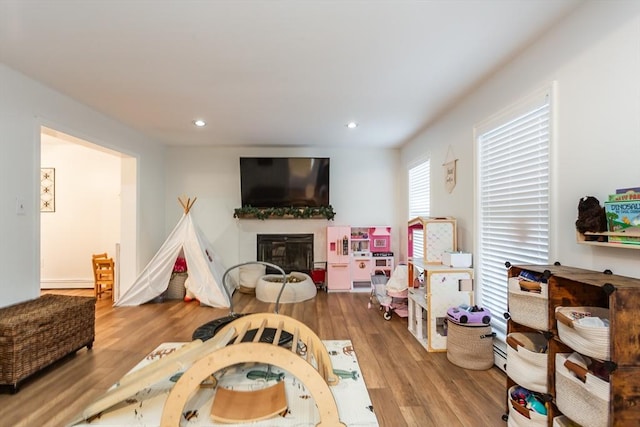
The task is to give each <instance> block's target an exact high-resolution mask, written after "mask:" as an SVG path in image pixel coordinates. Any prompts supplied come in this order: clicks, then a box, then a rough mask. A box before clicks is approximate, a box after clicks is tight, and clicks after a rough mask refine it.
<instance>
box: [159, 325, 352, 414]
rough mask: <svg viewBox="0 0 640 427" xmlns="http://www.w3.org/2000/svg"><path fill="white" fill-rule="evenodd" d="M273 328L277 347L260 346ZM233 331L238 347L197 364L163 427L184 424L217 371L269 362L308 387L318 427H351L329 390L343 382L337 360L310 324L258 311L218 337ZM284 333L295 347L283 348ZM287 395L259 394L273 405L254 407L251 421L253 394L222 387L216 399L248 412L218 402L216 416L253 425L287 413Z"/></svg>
mask: <svg viewBox="0 0 640 427" xmlns="http://www.w3.org/2000/svg"><path fill="white" fill-rule="evenodd" d="M267 328H274V329H275V336H274V337H273V340H270V342H271V343H267V342H260V341H261V338H262V335H263V333H264V332H265V330H266V329H267ZM253 329H256V330H257V332H256V334H255V336H254V337H253V340H252V341H251V342H242V340H243V338H244V336H245V335H246V334H247V332H248V331H249V330H253ZM228 330H235V331H237V333H236V334H234V337H233V338H232V341H231V342H232V343H233V345H227V346H226V347H224V348H221V349H219V350H216V351H215V352H213V353H211V354H208V355H205V356H204V357H203V358H201V359H200V360H198V361H197V362H195V363H194V364H193V365H192V366H191V367H190V368H189V369H188V370H187V371H186V372H185V373H184V374H183V375H182V376H181V377H180V379H179V380H178V382H177V383H176V384H175V386H174V387H173V388H172V389H171V392H170V393H169V396H168V398H167V400H166V402H165V405H164V409H163V413H162V418H161V421H160V426H161V427H177V426H179V425H180V419H181V417H182V412H183V410H184V407H185V405H186V403H187V401H188V399H189V397H190V396H191V395H192V394H193V393H194V392H195V391H196V390H197V389H198V387H199V386H200V384H201V383H202V382H203V381H204V380H206V379H207V378H208V377H210V376H211V374H212V373H215V372H218V371H220V370H222V369H225V368H228V367H230V366H234V365H238V364H241V363H263V364H267V365H273V366H277V367H279V368H281V369H284V370H286V371H288V372H289V373H290V374H291V375H294V376H295V377H296V378H297V379H298V380H300V381H301V382H302V383H303V384H304V385H305V387H306V388H307V390H309V393H310V394H311V396H312V397H313V398H314V400H315V403H316V406H317V408H318V413H319V416H320V422H319V423H318V424H316V426H318V427H328V426H331V427H335V426H344V425H345V424H343V423H342V422H340V418H339V415H338V408H337V405H336V402H335V400H334V398H333V394H332V393H331V390H330V388H329V386H330V385H335V384H337V383H338V381H339V377H338V376H337V375H335V374H334V373H333V367H332V364H331V359H330V358H329V353H328V352H327V350H326V348H325V346H324V344H323V343H322V341H321V340H320V338H319V337H318V336H317V335H316V334H315V333H314V332H313V331H312V330H311V329H310V328H309V327H308V326H306V325H305V324H304V323H302V322H299V321H298V320H295V319H293V318H291V317H288V316H284V315H280V314H275V313H257V314H250V315H246V316H243V317H240V318H238V319H236V320H234V321H233V322H231V323H229V324H228V325H226V326H225V327H224V328H222V329H221V330H220V331H219V332H218V334H225V335H226V334H227V333H228ZM283 331H286V332H288V333H291V334H292V335H293V341H292V346H291V348H290V349H287V348H284V347H280V346H278V345H277V343H278V340H279V337H280V335H281V334H282V332H283ZM299 342H300V343H302V346H303V347H306V351H301V352H299V351H298V343H299ZM283 391H284V390H283V389H279V388H277V387H270V390H269V389H267V392H266V393H269V396H268V397H267V398H265V396H264V394H265V391H263V390H259V391H258V393H262V394H263V395H262V396H261V398H263V399H264V400H265V402H272V403H273V404H268V403H267V404H265V405H263V406H262V407H260V408H254V409H255V412H253V413H252V414H251V415H250V416H251V418H250V419H249V418H247V413H246V412H247V409H246V408H249V407H252V406H255V403H254V402H255V401H256V399H255V398H254V396H251V394H252V393H253V392H243V393H242V394H240V393H228V391H225V390H223V389H219V390H217V391H216V397H215V399H216V400H217V399H218V397H220V396H218V394H221V395H222V398H223V399H233V400H234V401H233V405H234V406H235V407H241V408H245V413H244V414H239V413H238V414H230V413H229V411H228V409H229V406H230V405H227V404H224V403H223V404H220V403H219V404H218V405H216V403H215V401H214V404H213V405H212V418H213V419H214V420H217V421H223V422H225V421H227V422H228V421H230V420H234V422H235V421H239V420H242V421H244V422H248V421H258V420H261V419H265V418H266V417H267V416H273V415H274V414H277V413H279V412H280V411H281V410H282V400H281V396H280V395H279V394H281V393H283ZM237 399H245V401H244V402H239V401H238V400H237ZM216 408H218V409H220V408H224V409H225V410H224V411H219V412H217V409H216Z"/></svg>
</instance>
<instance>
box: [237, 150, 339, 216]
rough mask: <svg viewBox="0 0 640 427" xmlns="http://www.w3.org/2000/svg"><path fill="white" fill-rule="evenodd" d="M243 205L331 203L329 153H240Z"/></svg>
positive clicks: (256, 206) (317, 205) (274, 206)
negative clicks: (318, 154) (315, 154)
mask: <svg viewBox="0 0 640 427" xmlns="http://www.w3.org/2000/svg"><path fill="white" fill-rule="evenodd" d="M240 188H241V194H242V206H253V207H255V208H282V207H321V206H329V159H328V158H326V157H241V158H240Z"/></svg>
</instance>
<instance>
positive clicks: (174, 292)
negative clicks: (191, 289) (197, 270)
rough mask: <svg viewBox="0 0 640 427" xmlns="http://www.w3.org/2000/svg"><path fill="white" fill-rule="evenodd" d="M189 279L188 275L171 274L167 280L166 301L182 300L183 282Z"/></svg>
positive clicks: (184, 292)
mask: <svg viewBox="0 0 640 427" xmlns="http://www.w3.org/2000/svg"><path fill="white" fill-rule="evenodd" d="M187 277H189V275H188V273H186V272H184V273H171V279H169V287H168V288H167V295H166V298H167V299H183V298H184V296H185V294H186V290H185V287H184V282H185V280H187Z"/></svg>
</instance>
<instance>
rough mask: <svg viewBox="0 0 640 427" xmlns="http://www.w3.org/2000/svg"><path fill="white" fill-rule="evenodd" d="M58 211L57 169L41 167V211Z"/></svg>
mask: <svg viewBox="0 0 640 427" xmlns="http://www.w3.org/2000/svg"><path fill="white" fill-rule="evenodd" d="M55 211H56V170H55V168H40V212H55Z"/></svg>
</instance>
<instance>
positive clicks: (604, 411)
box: [556, 353, 610, 427]
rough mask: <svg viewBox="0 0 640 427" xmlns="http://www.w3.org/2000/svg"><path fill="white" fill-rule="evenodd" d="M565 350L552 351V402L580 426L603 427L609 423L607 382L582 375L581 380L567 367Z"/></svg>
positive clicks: (567, 355)
mask: <svg viewBox="0 0 640 427" xmlns="http://www.w3.org/2000/svg"><path fill="white" fill-rule="evenodd" d="M569 356H571V354H569V353H557V354H556V405H557V406H558V409H559V410H560V411H561V412H562V413H563V414H564V415H566V416H567V417H569V418H570V419H572V420H573V421H575V422H576V423H578V424H580V425H581V426H582V427H607V426H608V425H609V399H610V395H609V390H610V385H609V383H608V382H606V381H604V380H601V379H600V378H598V377H596V376H595V375H592V374H591V373H587V374H586V381H585V382H582V381H581V380H580V379H578V377H577V376H576V375H575V374H574V373H573V372H572V371H570V370H569V369H567V367H565V362H566V361H567V359H569Z"/></svg>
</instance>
